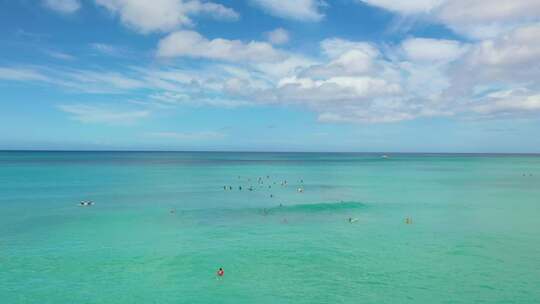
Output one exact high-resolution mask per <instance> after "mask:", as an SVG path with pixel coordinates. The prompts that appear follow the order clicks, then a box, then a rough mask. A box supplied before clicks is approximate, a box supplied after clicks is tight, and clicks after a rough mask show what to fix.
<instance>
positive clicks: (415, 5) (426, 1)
mask: <svg viewBox="0 0 540 304" xmlns="http://www.w3.org/2000/svg"><path fill="white" fill-rule="evenodd" d="M358 1H361V2H364V3H366V4H369V5H372V6H377V7H382V8H385V9H387V10H390V11H395V12H399V13H403V14H418V13H428V12H430V11H431V10H433V9H434V8H436V7H437V6H439V4H441V3H442V2H444V1H445V0H404V1H399V0H358Z"/></svg>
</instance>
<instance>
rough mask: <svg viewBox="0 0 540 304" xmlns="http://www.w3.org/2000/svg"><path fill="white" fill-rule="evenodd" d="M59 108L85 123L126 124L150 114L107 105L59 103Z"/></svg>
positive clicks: (145, 111) (144, 111)
mask: <svg viewBox="0 0 540 304" xmlns="http://www.w3.org/2000/svg"><path fill="white" fill-rule="evenodd" d="M58 108H59V109H60V110H62V111H64V112H66V113H69V114H70V115H71V118H72V119H74V120H77V121H80V122H83V123H105V124H114V125H124V124H132V123H135V122H136V121H137V120H139V119H142V118H145V117H148V116H149V115H150V112H149V111H147V110H119V109H113V108H110V107H109V106H106V105H99V106H98V105H87V104H70V105H59V106H58Z"/></svg>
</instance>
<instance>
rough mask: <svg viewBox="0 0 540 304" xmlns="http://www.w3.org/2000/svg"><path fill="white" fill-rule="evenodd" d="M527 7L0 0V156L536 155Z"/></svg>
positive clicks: (532, 7) (349, 0) (534, 2)
mask: <svg viewBox="0 0 540 304" xmlns="http://www.w3.org/2000/svg"><path fill="white" fill-rule="evenodd" d="M538 12H540V1H538V0H513V1H503V0H407V1H405V0H403V1H398V0H333V1H331V0H324V1H322V0H215V1H204V0H153V1H146V0H0V150H11V149H15V150H25V149H32V150H33V149H37V150H210V151H343V152H472V153H474V152H478V153H482V152H495V153H505V152H508V153H513V152H516V153H538V152H540V135H539V134H540V116H539V114H540V81H539V79H540V14H539V13H538Z"/></svg>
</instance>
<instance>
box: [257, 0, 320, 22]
mask: <svg viewBox="0 0 540 304" xmlns="http://www.w3.org/2000/svg"><path fill="white" fill-rule="evenodd" d="M252 1H253V3H254V4H255V5H257V6H259V7H261V8H262V9H264V10H265V11H266V12H268V13H269V14H271V15H273V16H276V17H280V18H285V19H293V20H300V21H319V20H321V19H322V18H323V17H324V15H323V13H321V11H320V10H321V8H322V7H324V6H325V5H326V4H325V2H323V1H321V0H295V1H291V0H252Z"/></svg>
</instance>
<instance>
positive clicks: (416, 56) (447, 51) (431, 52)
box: [402, 38, 466, 62]
mask: <svg viewBox="0 0 540 304" xmlns="http://www.w3.org/2000/svg"><path fill="white" fill-rule="evenodd" d="M402 48H403V50H404V52H405V55H406V57H407V58H408V59H409V60H411V61H417V62H448V61H453V60H456V59H458V58H459V57H461V56H462V55H463V54H464V53H465V51H466V46H464V45H463V44H462V43H460V42H459V41H454V40H445V39H427V38H410V39H407V40H405V41H404V42H403V43H402Z"/></svg>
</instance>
